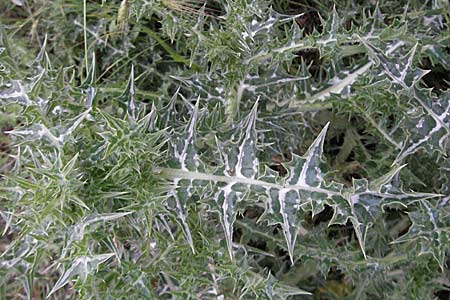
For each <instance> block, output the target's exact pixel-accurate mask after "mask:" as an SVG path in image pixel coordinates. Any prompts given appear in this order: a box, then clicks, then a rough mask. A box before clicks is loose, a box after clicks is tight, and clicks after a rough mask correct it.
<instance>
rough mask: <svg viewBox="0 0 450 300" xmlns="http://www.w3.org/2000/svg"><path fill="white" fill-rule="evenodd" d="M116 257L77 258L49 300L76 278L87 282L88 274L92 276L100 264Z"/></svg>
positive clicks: (51, 292) (57, 284)
mask: <svg viewBox="0 0 450 300" xmlns="http://www.w3.org/2000/svg"><path fill="white" fill-rule="evenodd" d="M113 256H114V253H108V254H99V255H93V256H80V257H78V258H76V259H75V260H74V261H73V263H72V265H71V266H70V268H69V269H67V270H65V271H64V273H63V274H62V275H61V277H60V278H59V279H58V281H57V282H56V283H55V285H54V286H53V288H52V289H51V291H50V293H49V294H48V295H47V299H48V298H49V297H50V296H51V295H53V294H54V293H55V292H56V291H58V290H59V289H61V288H62V287H64V286H65V285H66V284H68V283H69V280H70V279H71V278H72V277H74V276H80V277H81V279H82V280H83V281H85V280H86V278H87V276H88V274H91V273H92V272H93V270H94V269H95V268H97V266H98V265H99V264H102V263H104V262H105V261H107V260H108V259H110V258H111V257H113Z"/></svg>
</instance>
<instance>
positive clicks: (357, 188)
mask: <svg viewBox="0 0 450 300" xmlns="http://www.w3.org/2000/svg"><path fill="white" fill-rule="evenodd" d="M401 169H402V166H401V167H398V168H395V169H394V170H392V171H391V172H389V173H388V174H386V175H385V176H383V177H381V178H380V179H378V180H376V181H375V183H374V184H369V183H368V181H367V180H366V179H354V180H353V187H352V188H351V189H350V190H349V192H347V193H345V194H343V197H336V198H334V199H333V200H334V205H333V207H334V215H333V218H332V220H331V221H330V225H332V224H340V225H344V224H346V223H347V221H348V220H349V221H350V222H351V223H352V225H353V229H354V230H355V234H356V237H357V238H358V242H359V246H360V248H361V251H362V253H363V255H364V257H365V258H367V253H366V249H365V244H366V237H367V232H368V230H369V229H370V227H372V225H373V224H374V223H375V222H377V221H379V220H380V217H381V215H382V213H383V210H384V207H385V206H390V205H396V206H402V207H407V205H408V204H409V203H411V202H414V201H420V200H424V199H428V198H433V197H436V196H439V195H436V194H427V193H405V192H403V191H402V190H401V188H400V187H397V186H396V185H397V181H396V180H394V179H395V176H396V175H398V173H399V171H400V170H401ZM369 187H373V188H375V189H376V190H375V191H373V190H371V189H369Z"/></svg>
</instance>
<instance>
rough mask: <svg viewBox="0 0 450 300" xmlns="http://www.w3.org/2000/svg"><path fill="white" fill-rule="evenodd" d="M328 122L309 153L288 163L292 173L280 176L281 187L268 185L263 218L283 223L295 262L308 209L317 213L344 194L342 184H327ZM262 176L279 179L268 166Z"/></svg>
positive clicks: (290, 252) (292, 261)
mask: <svg viewBox="0 0 450 300" xmlns="http://www.w3.org/2000/svg"><path fill="white" fill-rule="evenodd" d="M328 125H329V124H327V125H326V126H325V127H324V128H323V129H322V131H321V133H320V134H319V136H318V137H317V138H316V140H315V141H314V142H313V143H312V144H311V146H310V147H309V149H308V151H307V152H306V154H305V156H298V155H293V156H292V160H291V161H290V162H289V163H287V164H284V167H285V168H286V169H287V171H288V177H287V178H283V179H281V180H280V181H282V182H283V184H282V185H281V187H280V188H276V187H267V188H266V195H267V198H268V201H267V207H266V212H265V214H264V215H265V216H264V217H262V219H267V220H268V221H269V224H280V225H281V227H282V229H283V235H284V238H285V240H286V244H287V250H288V254H289V257H290V259H291V263H292V264H294V247H295V243H296V240H297V232H298V230H299V228H300V226H301V222H302V221H303V217H304V216H303V214H304V212H305V211H307V210H310V211H312V213H313V215H314V214H317V213H319V212H321V211H322V210H323V209H324V204H325V203H326V201H329V200H331V198H332V197H334V196H336V195H340V191H341V189H342V186H341V185H339V184H334V183H333V184H329V185H327V184H326V183H325V181H324V178H323V175H322V171H321V169H320V165H321V162H322V158H321V157H322V152H323V143H324V140H325V135H326V132H327V129H328ZM260 180H265V181H269V182H276V181H277V179H276V178H275V177H274V174H273V172H271V171H268V170H266V172H265V174H264V175H263V176H262V177H261V178H260Z"/></svg>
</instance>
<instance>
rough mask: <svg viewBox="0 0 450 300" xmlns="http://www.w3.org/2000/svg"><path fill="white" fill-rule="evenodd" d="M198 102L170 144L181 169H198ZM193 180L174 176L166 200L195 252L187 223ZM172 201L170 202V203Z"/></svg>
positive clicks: (196, 170) (199, 163) (194, 170)
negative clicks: (183, 129) (187, 121)
mask: <svg viewBox="0 0 450 300" xmlns="http://www.w3.org/2000/svg"><path fill="white" fill-rule="evenodd" d="M199 102H200V101H197V103H196V105H195V107H194V110H193V112H192V115H191V119H190V120H189V123H188V125H187V127H186V129H185V131H184V133H183V134H181V135H179V136H178V137H177V138H176V140H175V142H174V143H173V144H172V150H173V155H174V163H175V164H176V165H177V167H178V168H180V169H181V170H183V171H192V172H198V171H200V165H201V162H200V158H199V156H198V154H197V150H196V148H195V134H196V126H197V119H198V109H199ZM193 183H194V180H190V179H182V178H175V179H174V182H173V184H174V189H172V190H171V192H170V197H169V198H168V200H167V206H168V207H169V209H171V210H174V211H175V213H176V216H177V219H178V221H179V222H180V225H181V228H182V230H183V233H184V235H185V238H186V240H187V241H188V243H189V245H190V247H191V249H192V251H193V252H195V249H194V242H193V240H192V234H191V231H190V229H189V226H188V224H187V220H186V218H187V213H188V206H189V205H188V204H189V201H191V199H192V197H193V192H194V189H195V187H194V185H193ZM171 203H172V204H171Z"/></svg>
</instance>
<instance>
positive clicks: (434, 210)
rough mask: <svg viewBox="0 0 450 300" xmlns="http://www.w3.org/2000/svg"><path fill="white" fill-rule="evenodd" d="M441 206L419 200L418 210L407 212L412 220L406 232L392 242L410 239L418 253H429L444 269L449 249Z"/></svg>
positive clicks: (449, 243) (446, 226) (445, 222)
mask: <svg viewBox="0 0 450 300" xmlns="http://www.w3.org/2000/svg"><path fill="white" fill-rule="evenodd" d="M443 214H445V211H444V210H442V208H441V207H433V206H432V205H431V204H430V203H428V201H426V200H423V201H420V210H418V211H412V212H409V213H408V216H409V219H410V220H411V222H412V225H411V227H410V228H409V230H408V232H407V233H406V234H404V235H402V236H400V237H399V238H398V239H396V240H395V241H393V242H392V243H404V242H409V241H412V242H414V244H415V245H416V247H419V248H420V250H419V255H422V254H431V255H432V256H433V258H434V259H435V260H436V261H437V262H438V263H439V267H440V268H441V270H442V271H444V270H445V260H446V257H447V254H448V253H449V251H450V246H449V245H450V242H449V240H450V232H449V229H448V228H449V227H448V226H449V224H448V216H446V215H443Z"/></svg>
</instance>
